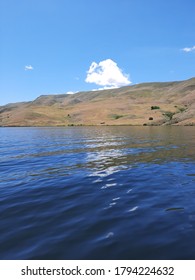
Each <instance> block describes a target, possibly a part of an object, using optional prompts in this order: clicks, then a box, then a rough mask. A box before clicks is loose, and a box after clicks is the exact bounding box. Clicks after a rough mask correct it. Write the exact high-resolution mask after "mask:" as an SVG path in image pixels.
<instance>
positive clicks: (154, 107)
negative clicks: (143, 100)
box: [151, 106, 160, 110]
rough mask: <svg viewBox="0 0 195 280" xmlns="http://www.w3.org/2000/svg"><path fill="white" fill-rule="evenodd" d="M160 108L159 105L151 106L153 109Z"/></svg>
mask: <svg viewBox="0 0 195 280" xmlns="http://www.w3.org/2000/svg"><path fill="white" fill-rule="evenodd" d="M158 109H160V107H159V106H151V110H158Z"/></svg>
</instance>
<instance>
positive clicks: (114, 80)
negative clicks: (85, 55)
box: [85, 59, 131, 89]
mask: <svg viewBox="0 0 195 280" xmlns="http://www.w3.org/2000/svg"><path fill="white" fill-rule="evenodd" d="M85 82H87V83H94V84H96V85H99V86H102V87H103V89H108V88H118V87H121V86H126V85H129V84H131V81H130V80H129V75H127V74H124V73H123V72H122V70H121V69H120V68H119V67H118V66H117V63H116V62H114V61H113V60H112V59H106V60H103V61H100V62H99V63H96V62H92V64H91V66H90V67H89V70H88V71H87V77H86V79H85Z"/></svg>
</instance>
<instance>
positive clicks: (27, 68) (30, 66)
mask: <svg viewBox="0 0 195 280" xmlns="http://www.w3.org/2000/svg"><path fill="white" fill-rule="evenodd" d="M24 69H25V71H29V70H33V69H34V68H33V67H32V65H26V66H25V67H24Z"/></svg>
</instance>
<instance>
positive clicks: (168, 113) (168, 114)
mask: <svg viewBox="0 0 195 280" xmlns="http://www.w3.org/2000/svg"><path fill="white" fill-rule="evenodd" d="M175 114H176V113H175V112H165V113H164V114H163V115H164V116H166V117H168V118H169V120H170V121H171V120H172V118H173V116H174V115H175Z"/></svg>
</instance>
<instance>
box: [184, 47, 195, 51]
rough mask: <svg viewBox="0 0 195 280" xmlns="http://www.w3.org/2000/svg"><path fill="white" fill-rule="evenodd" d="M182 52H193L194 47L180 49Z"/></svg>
mask: <svg viewBox="0 0 195 280" xmlns="http://www.w3.org/2000/svg"><path fill="white" fill-rule="evenodd" d="M182 51H184V52H193V51H195V46H193V47H191V48H184V49H182Z"/></svg>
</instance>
